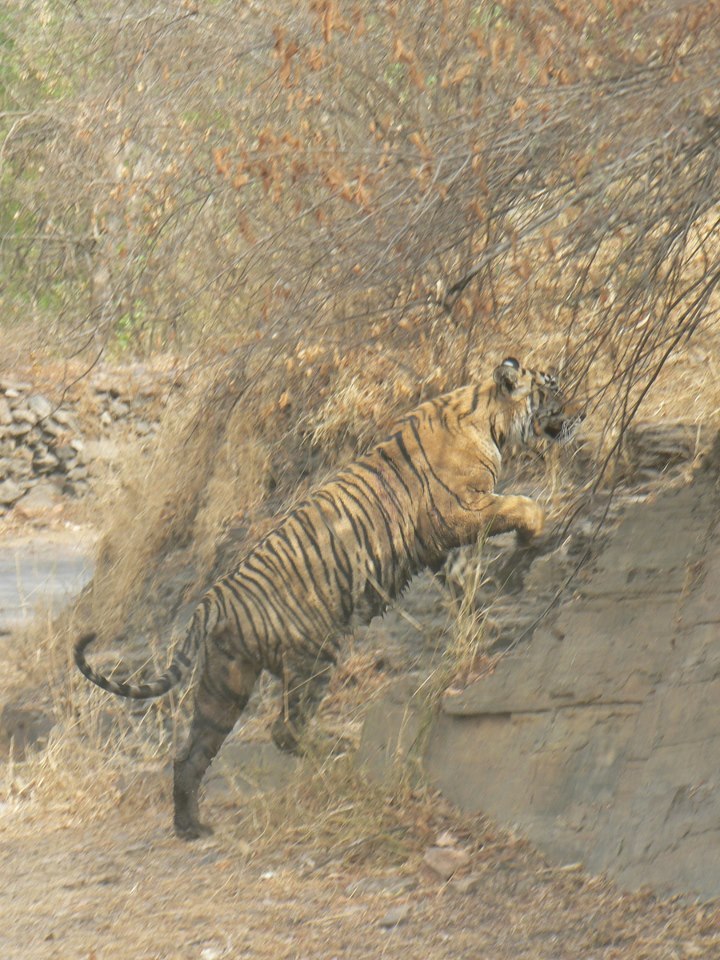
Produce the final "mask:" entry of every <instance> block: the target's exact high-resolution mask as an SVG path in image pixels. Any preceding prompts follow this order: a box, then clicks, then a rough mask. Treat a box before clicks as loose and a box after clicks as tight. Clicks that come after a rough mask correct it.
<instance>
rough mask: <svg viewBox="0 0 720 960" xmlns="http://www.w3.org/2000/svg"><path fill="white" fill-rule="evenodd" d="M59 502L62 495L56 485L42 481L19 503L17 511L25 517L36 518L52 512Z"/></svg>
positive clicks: (16, 505) (16, 506) (16, 507)
mask: <svg viewBox="0 0 720 960" xmlns="http://www.w3.org/2000/svg"><path fill="white" fill-rule="evenodd" d="M59 502H60V493H59V491H58V489H57V487H56V486H55V484H53V483H52V482H50V481H48V480H42V481H39V482H38V483H36V484H35V485H34V486H33V488H32V489H31V490H29V491H28V492H27V493H26V494H25V496H24V497H22V498H21V499H20V500H18V501H17V503H16V504H15V509H16V510H17V511H18V512H19V513H20V514H22V515H23V516H25V517H28V518H34V517H39V516H42V515H43V514H44V513H47V512H48V511H49V510H52V508H53V507H55V506H57V504H58V503H59Z"/></svg>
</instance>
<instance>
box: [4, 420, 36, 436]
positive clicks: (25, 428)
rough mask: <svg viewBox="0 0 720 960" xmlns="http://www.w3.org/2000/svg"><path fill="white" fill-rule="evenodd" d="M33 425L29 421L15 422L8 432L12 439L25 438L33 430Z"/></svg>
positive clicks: (8, 428)
mask: <svg viewBox="0 0 720 960" xmlns="http://www.w3.org/2000/svg"><path fill="white" fill-rule="evenodd" d="M32 427H33V425H32V423H29V422H28V421H27V420H13V422H12V423H11V424H10V425H9V426H8V427H7V431H8V433H9V434H10V436H12V437H16V438H17V437H24V436H26V435H27V434H28V433H30V431H31V430H32Z"/></svg>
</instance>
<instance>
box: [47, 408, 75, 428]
mask: <svg viewBox="0 0 720 960" xmlns="http://www.w3.org/2000/svg"><path fill="white" fill-rule="evenodd" d="M53 419H54V420H56V421H57V422H58V423H59V424H60V426H62V427H67V428H68V430H73V431H75V432H77V430H78V429H79V427H78V422H77V417H76V416H75V414H74V413H73V412H72V410H66V409H65V408H63V407H60V408H59V409H58V410H55V412H54V413H53Z"/></svg>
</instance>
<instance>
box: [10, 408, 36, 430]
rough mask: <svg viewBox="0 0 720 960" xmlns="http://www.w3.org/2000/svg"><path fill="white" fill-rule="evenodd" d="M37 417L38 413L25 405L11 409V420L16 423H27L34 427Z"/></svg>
mask: <svg viewBox="0 0 720 960" xmlns="http://www.w3.org/2000/svg"><path fill="white" fill-rule="evenodd" d="M38 419H39V418H38V415H37V414H36V413H35V412H34V411H33V410H31V409H30V408H29V407H27V406H25V405H23V406H22V407H16V408H15V409H14V410H13V420H14V421H15V422H16V423H29V424H30V426H31V427H34V426H35V424H36V423H37V422H38Z"/></svg>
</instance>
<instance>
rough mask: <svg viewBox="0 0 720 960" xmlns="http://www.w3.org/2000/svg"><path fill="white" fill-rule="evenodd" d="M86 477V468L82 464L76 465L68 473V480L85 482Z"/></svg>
mask: <svg viewBox="0 0 720 960" xmlns="http://www.w3.org/2000/svg"><path fill="white" fill-rule="evenodd" d="M88 475H89V474H88V468H87V467H86V466H85V465H84V464H78V465H77V466H76V467H73V468H72V469H71V470H69V471H68V478H69V479H70V480H87V478H88Z"/></svg>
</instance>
